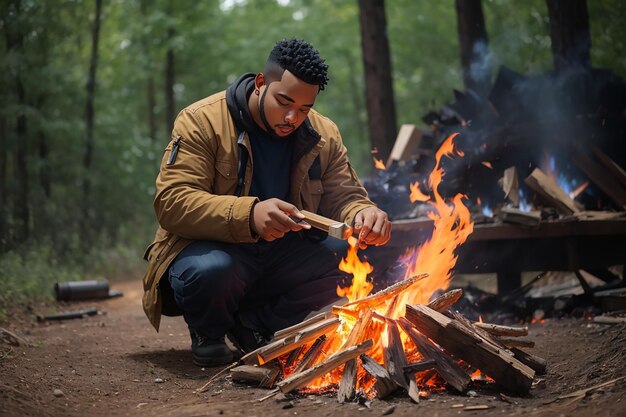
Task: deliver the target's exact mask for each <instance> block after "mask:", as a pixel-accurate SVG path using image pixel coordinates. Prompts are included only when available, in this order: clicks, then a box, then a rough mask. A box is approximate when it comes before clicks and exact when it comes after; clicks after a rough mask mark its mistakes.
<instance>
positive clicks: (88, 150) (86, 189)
mask: <svg viewBox="0 0 626 417" xmlns="http://www.w3.org/2000/svg"><path fill="white" fill-rule="evenodd" d="M101 12H102V0H96V14H95V17H94V21H93V26H92V31H91V58H90V60H89V75H88V78H87V100H86V103H85V156H84V159H83V168H84V178H83V217H82V223H83V224H82V227H81V229H82V236H83V239H84V243H85V244H88V243H89V238H90V233H89V232H88V229H89V225H90V223H91V222H90V221H89V218H90V210H89V208H90V206H91V172H90V171H91V167H92V161H93V141H94V140H93V131H94V118H95V116H94V102H95V98H96V70H97V68H98V41H99V39H100V19H101V14H102V13H101Z"/></svg>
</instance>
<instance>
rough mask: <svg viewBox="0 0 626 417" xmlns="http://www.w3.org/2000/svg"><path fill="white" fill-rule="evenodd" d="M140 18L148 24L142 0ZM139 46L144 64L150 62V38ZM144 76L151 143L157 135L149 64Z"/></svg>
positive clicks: (144, 3)
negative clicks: (145, 78)
mask: <svg viewBox="0 0 626 417" xmlns="http://www.w3.org/2000/svg"><path fill="white" fill-rule="evenodd" d="M139 7H140V10H141V16H142V18H143V20H144V22H145V23H146V24H148V18H147V13H148V7H149V4H148V1H147V0H142V1H141V3H140V5H139ZM141 46H142V48H143V53H144V54H145V56H146V62H148V63H149V62H151V59H150V38H149V37H148V36H147V35H144V36H142V37H141ZM145 71H146V74H148V80H147V81H146V93H147V94H146V98H147V99H148V100H147V103H146V104H147V106H148V136H149V137H150V139H151V140H152V141H154V140H155V139H156V135H157V119H156V116H155V114H154V109H155V107H156V90H155V86H154V77H153V76H152V71H151V66H150V64H148V65H146V68H145Z"/></svg>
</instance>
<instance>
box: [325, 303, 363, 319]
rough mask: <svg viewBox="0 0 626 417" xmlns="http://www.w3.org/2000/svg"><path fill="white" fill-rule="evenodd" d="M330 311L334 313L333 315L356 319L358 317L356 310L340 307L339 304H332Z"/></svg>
mask: <svg viewBox="0 0 626 417" xmlns="http://www.w3.org/2000/svg"><path fill="white" fill-rule="evenodd" d="M331 312H332V313H333V314H334V315H335V316H341V315H343V316H348V317H352V318H353V319H355V320H356V319H358V318H359V311H358V310H353V309H351V308H345V307H341V306H333V307H332V309H331Z"/></svg>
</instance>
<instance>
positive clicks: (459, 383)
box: [398, 306, 472, 392]
mask: <svg viewBox="0 0 626 417" xmlns="http://www.w3.org/2000/svg"><path fill="white" fill-rule="evenodd" d="M407 307H408V306H407ZM398 322H399V323H400V326H401V327H402V330H404V332H405V333H406V334H407V335H408V336H409V337H410V338H411V340H412V341H413V343H415V346H417V349H418V350H419V351H420V353H421V354H422V355H423V356H424V357H425V358H426V359H430V360H433V361H434V362H435V370H436V371H437V373H438V374H439V375H440V376H441V377H442V378H443V380H444V381H446V382H447V383H448V384H449V385H450V386H451V387H452V388H454V389H455V390H457V391H459V392H465V390H467V387H468V386H469V384H470V382H472V378H470V376H469V375H468V374H467V372H465V371H464V370H463V369H461V367H460V366H459V365H458V364H457V362H456V361H455V360H454V359H453V358H451V357H450V356H449V355H448V354H447V353H445V352H444V351H442V350H441V349H439V348H438V347H437V346H435V345H434V344H432V343H430V342H429V341H428V339H427V338H426V337H425V336H424V335H423V334H421V333H419V332H418V331H417V330H416V329H415V328H414V327H413V324H412V323H411V322H409V321H408V320H407V319H406V318H404V317H401V318H400V319H399V320H398Z"/></svg>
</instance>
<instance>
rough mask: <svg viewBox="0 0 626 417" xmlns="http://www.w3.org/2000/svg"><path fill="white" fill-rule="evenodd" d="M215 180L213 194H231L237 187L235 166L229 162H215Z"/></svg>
mask: <svg viewBox="0 0 626 417" xmlns="http://www.w3.org/2000/svg"><path fill="white" fill-rule="evenodd" d="M215 173H216V174H215V178H214V179H213V192H214V193H215V194H233V193H234V187H235V186H236V185H237V166H236V165H234V164H232V163H231V161H225V160H220V161H215Z"/></svg>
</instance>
